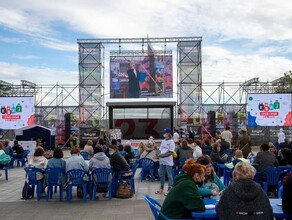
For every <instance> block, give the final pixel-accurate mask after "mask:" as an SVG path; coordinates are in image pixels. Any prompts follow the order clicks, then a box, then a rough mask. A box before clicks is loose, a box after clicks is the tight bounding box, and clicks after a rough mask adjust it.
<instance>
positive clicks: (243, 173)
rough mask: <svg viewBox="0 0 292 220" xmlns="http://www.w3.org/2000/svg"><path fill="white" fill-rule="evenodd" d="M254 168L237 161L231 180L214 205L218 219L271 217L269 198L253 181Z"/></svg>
mask: <svg viewBox="0 0 292 220" xmlns="http://www.w3.org/2000/svg"><path fill="white" fill-rule="evenodd" d="M255 174H256V170H255V168H254V167H253V166H251V165H250V164H248V163H243V162H239V163H237V164H236V166H235V168H234V171H233V173H232V176H233V180H234V182H232V183H231V184H230V185H228V186H227V188H226V189H225V190H224V191H223V193H222V196H221V198H220V200H219V202H218V204H217V205H216V212H217V214H218V216H219V219H224V220H234V219H255V220H259V219H271V220H272V219H273V209H272V207H271V205H270V201H269V198H268V197H267V195H266V194H265V192H264V191H263V189H262V188H261V186H260V185H259V184H257V183H256V182H254V181H253V178H254V176H255Z"/></svg>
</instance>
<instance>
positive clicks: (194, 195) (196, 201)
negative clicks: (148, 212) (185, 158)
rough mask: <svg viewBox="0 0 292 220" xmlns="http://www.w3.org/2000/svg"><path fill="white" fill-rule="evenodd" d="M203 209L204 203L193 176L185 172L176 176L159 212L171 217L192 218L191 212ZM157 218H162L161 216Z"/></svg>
mask: <svg viewBox="0 0 292 220" xmlns="http://www.w3.org/2000/svg"><path fill="white" fill-rule="evenodd" d="M203 211H205V204H204V201H203V199H202V197H201V195H200V194H199V192H198V187H197V184H196V182H195V181H194V180H193V178H191V177H189V176H187V175H186V174H183V175H180V176H177V177H176V178H175V180H174V183H173V187H172V189H171V190H170V191H169V193H168V194H167V196H166V198H165V200H164V202H163V205H162V208H161V212H162V213H163V214H164V215H165V216H166V217H168V218H171V219H181V218H183V219H187V218H189V219H190V218H192V212H203ZM159 219H163V218H162V217H161V216H160V217H159Z"/></svg>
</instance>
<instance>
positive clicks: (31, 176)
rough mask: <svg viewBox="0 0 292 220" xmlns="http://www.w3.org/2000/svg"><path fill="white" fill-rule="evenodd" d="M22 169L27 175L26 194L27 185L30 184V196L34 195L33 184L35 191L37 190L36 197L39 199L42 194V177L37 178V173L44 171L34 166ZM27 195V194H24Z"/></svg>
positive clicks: (43, 172)
mask: <svg viewBox="0 0 292 220" xmlns="http://www.w3.org/2000/svg"><path fill="white" fill-rule="evenodd" d="M24 171H25V173H26V175H27V187H26V195H27V193H28V187H29V186H31V187H32V189H33V194H32V197H34V190H35V186H36V187H37V188H36V192H37V199H38V201H40V199H41V194H42V187H43V183H44V178H43V179H42V180H37V173H41V174H43V175H44V174H45V171H44V170H42V169H39V168H35V167H25V168H24ZM26 197H27V196H26Z"/></svg>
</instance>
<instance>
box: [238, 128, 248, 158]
mask: <svg viewBox="0 0 292 220" xmlns="http://www.w3.org/2000/svg"><path fill="white" fill-rule="evenodd" d="M237 146H238V147H239V150H242V153H243V157H244V158H247V157H248V155H249V153H250V152H251V138H250V136H248V133H247V128H246V127H245V126H244V127H242V128H241V134H240V135H239V137H238V141H237Z"/></svg>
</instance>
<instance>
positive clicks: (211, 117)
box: [207, 111, 216, 137]
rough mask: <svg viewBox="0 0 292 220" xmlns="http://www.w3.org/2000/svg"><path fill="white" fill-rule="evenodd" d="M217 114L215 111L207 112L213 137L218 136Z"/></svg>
mask: <svg viewBox="0 0 292 220" xmlns="http://www.w3.org/2000/svg"><path fill="white" fill-rule="evenodd" d="M215 114H216V113H215V111H208V113H207V120H208V127H209V132H210V134H211V135H212V137H215V136H216V122H215Z"/></svg>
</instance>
